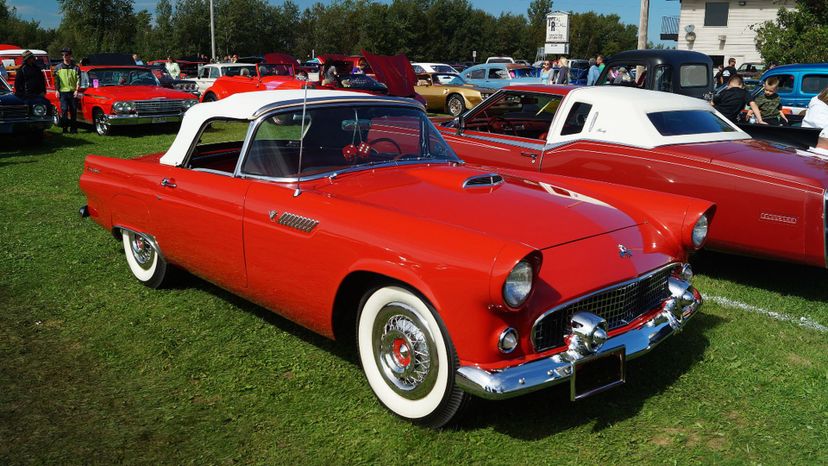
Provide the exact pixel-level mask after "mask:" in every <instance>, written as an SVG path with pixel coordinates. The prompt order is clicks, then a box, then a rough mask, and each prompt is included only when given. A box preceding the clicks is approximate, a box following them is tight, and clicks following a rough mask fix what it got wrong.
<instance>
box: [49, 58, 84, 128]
mask: <svg viewBox="0 0 828 466" xmlns="http://www.w3.org/2000/svg"><path fill="white" fill-rule="evenodd" d="M60 53H61V55H62V56H63V61H62V62H61V63H60V64H59V65H58V66H56V67H55V73H54V74H55V93H56V94H57V96H58V97H59V98H60V125H61V126H62V127H63V132H64V133H65V132H66V131H67V130H68V129H69V127H70V126H71V129H72V133H77V132H78V105H77V100H75V99H77V98H78V89H79V88H80V68H78V65H76V64H75V62H74V61H73V60H72V49H70V48H64V49H63V50H61V51H60Z"/></svg>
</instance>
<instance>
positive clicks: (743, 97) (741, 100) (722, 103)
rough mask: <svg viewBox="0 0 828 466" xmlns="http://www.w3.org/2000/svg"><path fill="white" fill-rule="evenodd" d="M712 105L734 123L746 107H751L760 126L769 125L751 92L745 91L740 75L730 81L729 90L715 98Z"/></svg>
mask: <svg viewBox="0 0 828 466" xmlns="http://www.w3.org/2000/svg"><path fill="white" fill-rule="evenodd" d="M710 105H712V106H713V108H715V109H716V110H717V111H718V112H719V113H721V114H722V115H724V116H725V118H727V119H728V120H730V121H732V122H734V123H736V122H737V120H738V119H739V115H741V114H742V110H744V109H745V106H746V105H749V106H750V109H751V110H753V114H754V115H756V122H757V123H759V124H760V125H765V124H767V123H765V121H764V120H763V119H762V112H761V111H760V110H759V107H757V106H756V102H754V101H753V98H752V97H751V96H750V92H748V91H746V90H745V89H744V87H743V83H742V77H741V76H739V75H738V74H737V75H736V76H733V77H732V78H730V81H728V83H727V89H725V90H723V91H722V92H720V93H719V94H717V95H716V96H715V97H713V101H712V102H710Z"/></svg>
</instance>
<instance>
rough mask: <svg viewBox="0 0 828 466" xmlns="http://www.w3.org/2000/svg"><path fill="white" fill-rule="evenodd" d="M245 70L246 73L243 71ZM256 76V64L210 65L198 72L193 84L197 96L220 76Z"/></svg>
mask: <svg viewBox="0 0 828 466" xmlns="http://www.w3.org/2000/svg"><path fill="white" fill-rule="evenodd" d="M244 70H246V71H244ZM242 74H246V75H247V76H256V63H210V64H207V65H204V66H203V67H201V69H200V70H198V77H196V79H195V82H196V85H197V86H198V92H199V94H202V95H203V94H204V93H205V92H207V89H209V88H210V86H212V85H213V83H215V82H216V79H218V78H220V77H222V76H241V75H242Z"/></svg>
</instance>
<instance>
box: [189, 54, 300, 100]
mask: <svg viewBox="0 0 828 466" xmlns="http://www.w3.org/2000/svg"><path fill="white" fill-rule="evenodd" d="M296 65H297V61H296V59H295V58H293V57H291V56H290V55H288V54H282V53H268V54H266V55H265V56H264V62H262V63H258V64H256V65H255V70H256V73H255V75H254V74H252V73H249V72H248V69H247V68H245V69H242V73H241V74H239V75H234V76H221V77H220V78H218V79H216V80H215V82H213V85H212V86H210V87H208V88H207V90H205V91H204V94H203V95H202V96H201V101H202V102H213V101H216V100H221V99H224V98H226V97H228V96H230V95H233V94H238V93H240V92H254V91H273V90H277V89H278V90H284V89H301V88H302V87H303V86H305V85H306V83H307V82H306V81H304V80H300V79H296ZM251 66H252V65H251Z"/></svg>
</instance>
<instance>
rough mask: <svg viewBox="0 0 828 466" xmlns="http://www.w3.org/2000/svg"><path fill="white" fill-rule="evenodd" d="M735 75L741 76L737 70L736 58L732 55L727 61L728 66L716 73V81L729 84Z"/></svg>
mask: <svg viewBox="0 0 828 466" xmlns="http://www.w3.org/2000/svg"><path fill="white" fill-rule="evenodd" d="M734 76H739V71H737V70H736V59H735V58H733V57H731V58H730V60H728V61H727V66H726V67H724V68H723V69H722V70H721V71H719V74H717V75H716V81H718V82H719V83H721V84H729V83H730V80H731V79H732V78H733V77H734Z"/></svg>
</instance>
